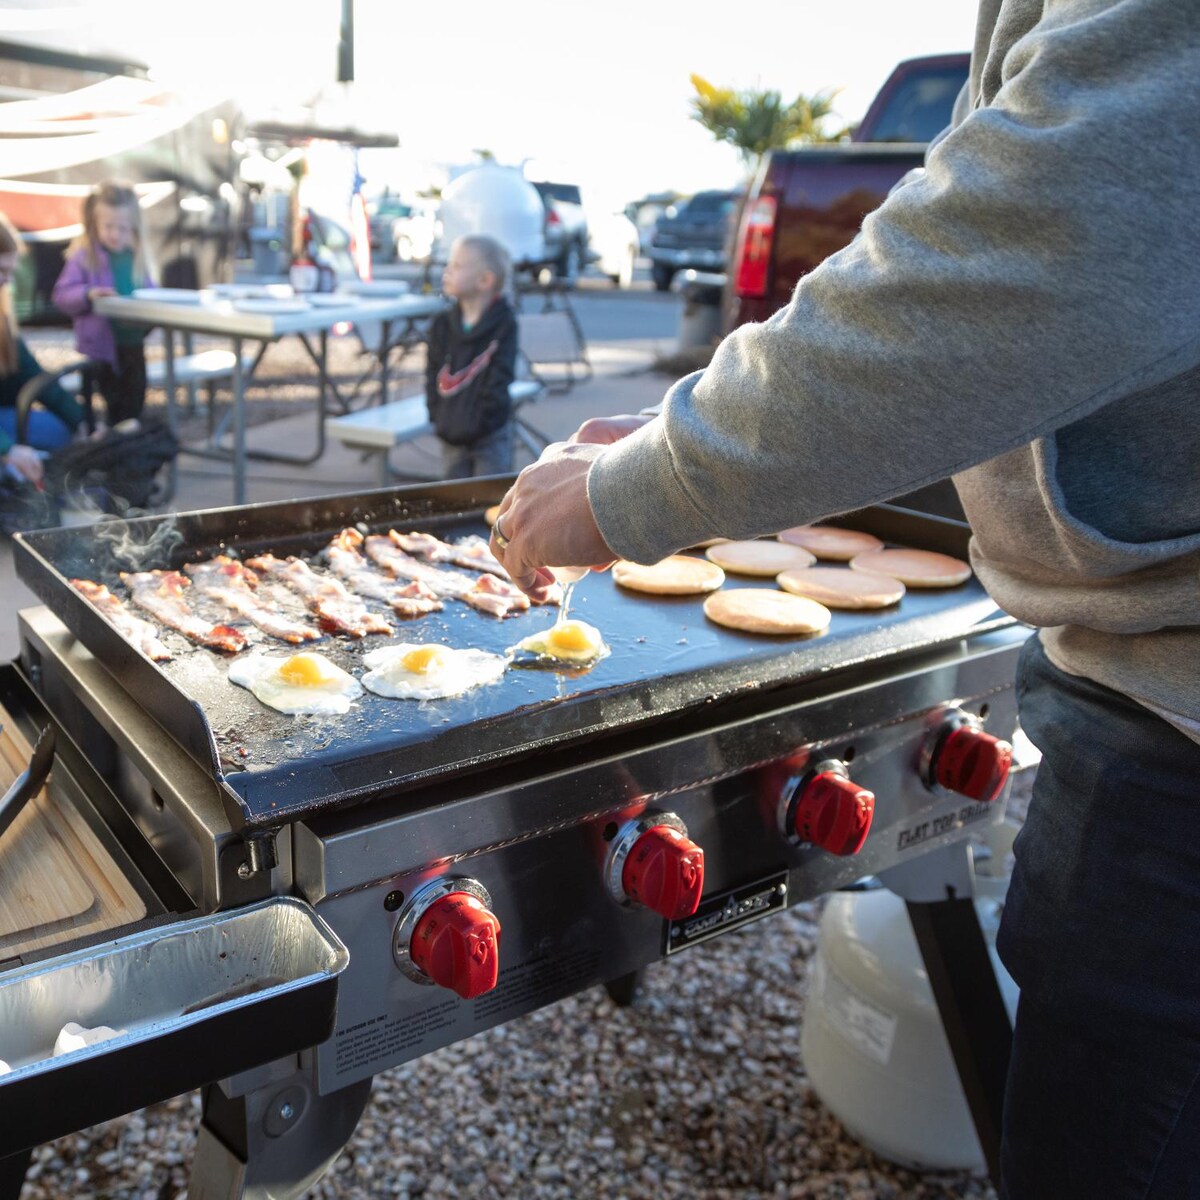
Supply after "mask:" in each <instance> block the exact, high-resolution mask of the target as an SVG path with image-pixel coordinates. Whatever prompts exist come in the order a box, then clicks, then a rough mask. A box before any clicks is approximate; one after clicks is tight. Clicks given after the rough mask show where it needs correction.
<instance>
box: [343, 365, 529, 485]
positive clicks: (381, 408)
mask: <svg viewBox="0 0 1200 1200" xmlns="http://www.w3.org/2000/svg"><path fill="white" fill-rule="evenodd" d="M544 390H545V385H544V384H542V383H540V382H538V381H537V380H535V379H515V380H513V382H512V383H510V384H509V385H508V395H509V398H510V399H511V400H512V405H513V421H514V424H515V432H516V436H517V440H518V441H519V442H520V443H521V444H522V445H523V446H524V447H525V448H526V449H527V450H528V451H529V452H530V453H531V454H532V455H533V456H534V457H535V458H536V457H537V456H538V455H539V454H541V452H542V451H543V450H544V449H545V448H546V446H547V445H549V439H548V438H546V437H543V436H542V434H541V433H539V432H538V431H537V430H536V429H535V428H534V427H533V426H532V425H530V424H529V423H528V422H527V421H524V420H523V419H522V418H521V417H520V416H519V415H518V414H519V413H520V410H521V408H522V407H523V406H524V405H526V404H528V403H531V402H532V401H534V400H536V399H537V397H538V396H539V395H541V393H542V392H543V391H544ZM325 432H326V433H327V434H328V435H329V436H330V437H332V438H336V439H337V440H338V441H339V442H341V443H342V445H343V446H349V447H350V448H351V449H355V450H362V451H364V452H365V453H367V454H374V455H376V464H377V468H378V479H379V486H380V487H387V486H388V484H389V483H390V482H391V480H392V471H391V467H390V466H389V464H388V452H389V451H390V450H391V449H392V448H393V447H394V446H399V445H401V444H402V443H404V442H411V441H414V440H415V439H416V438H419V437H424V436H425V435H426V434H432V433H433V432H434V429H433V426H432V425H431V424H430V422H429V410H428V408H427V407H426V404H425V396H424V395H423V394H422V395H418V396H405V397H404V398H403V399H401V400H393V401H392V402H391V403H390V404H382V405H378V406H376V407H374V408H364V409H360V410H359V411H358V412H354V413H350V414H349V415H347V416H344V417H330V418H328V419H327V420H326V422H325ZM405 474H406V476H408V477H410V478H417V476H415V475H411V474H410V473H408V472H406V473H405ZM431 478H440V476H432V477H431Z"/></svg>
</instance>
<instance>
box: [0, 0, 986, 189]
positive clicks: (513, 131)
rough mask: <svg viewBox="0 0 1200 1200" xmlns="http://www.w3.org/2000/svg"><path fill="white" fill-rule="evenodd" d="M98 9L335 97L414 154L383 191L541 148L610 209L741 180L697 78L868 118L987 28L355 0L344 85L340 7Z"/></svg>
mask: <svg viewBox="0 0 1200 1200" xmlns="http://www.w3.org/2000/svg"><path fill="white" fill-rule="evenodd" d="M168 4H169V5H170V6H171V7H172V8H174V6H175V5H176V4H179V0H168ZM76 5H78V0H76ZM89 7H90V9H91V11H92V12H96V11H100V12H102V13H104V14H105V16H104V25H103V28H104V29H105V31H106V33H107V35H108V36H109V38H110V40H111V41H112V42H113V43H114V44H117V45H124V44H128V45H129V47H130V49H132V50H136V51H137V52H140V53H141V54H143V55H144V57H145V58H146V60H147V61H149V62H150V63H151V64H152V65H153V66H154V67H155V69H156V72H157V73H158V74H159V75H160V76H162V77H163V78H172V77H175V76H179V77H191V78H194V79H199V80H202V81H203V82H205V83H206V84H207V85H210V86H218V87H221V88H228V89H229V90H231V91H233V92H234V93H235V94H237V96H238V98H241V99H243V100H245V101H246V102H247V103H250V104H253V105H256V106H263V105H268V104H271V103H277V102H280V101H284V100H287V99H290V98H297V99H299V98H301V97H308V96H311V95H313V94H315V93H316V92H318V91H320V90H322V89H323V91H324V93H325V102H324V111H325V114H326V116H327V117H328V119H330V120H331V121H332V120H337V119H350V120H353V121H354V122H356V123H357V124H358V125H360V126H366V127H369V128H374V129H378V130H382V131H385V132H392V133H395V134H396V135H397V136H398V137H399V139H400V143H401V150H400V151H399V152H398V153H397V154H394V155H383V154H380V155H374V156H368V157H367V159H366V160H365V162H366V167H367V171H366V173H367V174H368V176H369V186H372V187H373V186H376V185H378V186H382V185H384V184H387V183H391V184H392V185H393V186H400V187H409V186H414V185H417V184H419V183H420V182H423V181H426V180H429V179H431V178H433V177H434V176H436V174H437V173H438V167H439V166H444V165H447V164H455V163H465V162H470V161H472V160H473V152H474V151H475V150H476V149H480V148H482V149H487V150H490V151H491V152H492V153H493V154H494V155H495V156H496V157H497V158H498V159H499V160H500V161H501V162H504V163H509V164H513V165H519V164H521V163H522V162H523V161H525V160H530V159H531V160H533V161H532V162H531V163H529V164H528V166H527V174H529V175H530V176H531V177H533V178H539V177H540V178H551V179H558V180H562V181H566V182H574V183H578V184H580V185H581V187H582V188H583V189H584V193H585V197H586V198H587V199H588V201H589V204H590V206H592V207H596V208H599V207H620V206H621V205H623V204H624V203H625V202H626V201H628V200H631V199H634V198H636V197H639V196H642V195H644V194H647V193H650V192H655V191H660V190H667V189H673V190H675V191H679V192H684V193H687V192H691V191H694V190H697V189H699V188H702V187H727V186H732V185H734V184H736V183H737V182H738V181H739V180H740V178H741V176H742V173H743V172H742V168H741V164H740V160H739V158H738V156H737V153H736V152H735V151H734V150H733V149H732V148H730V147H727V146H724V145H721V144H719V143H717V142H716V141H715V140H714V139H713V138H712V136H711V135H710V134H709V133H707V132H706V131H705V130H704V129H703V128H701V127H700V126H699V125H698V124H696V123H695V122H694V121H692V120H690V119H689V116H688V101H689V98H690V97H691V96H692V95H693V94H694V93H693V90H692V85H691V83H690V81H689V76H690V75H691V74H692V73H693V72H696V73H698V74H700V75H702V76H704V77H705V78H707V79H708V80H710V81H711V82H712V83H714V84H717V85H718V86H731V87H736V88H755V87H759V88H775V89H778V90H779V91H780V92H781V93H782V94H783V96H784V98H785V99H786V100H790V99H792V98H794V97H795V95H796V93H797V92H800V91H803V92H809V93H811V92H815V91H819V90H822V89H825V88H838V89H840V92H839V95H838V97H837V100H836V109H837V114H838V116H839V117H840V118H841V120H842V121H843V122H846V123H848V122H851V121H855V120H857V119H858V118H860V117H861V116H862V115H863V113H864V112H865V111H866V108H867V105H868V104H869V103H870V100H871V98H872V96H873V95H874V94H875V91H876V90H877V88H878V87H879V85H880V84H881V83H882V82H883V80H884V79H885V78H886V77H887V75H888V73H889V71H890V70H891V69H892V67H893V66H894V65H895V64H896V63H897V62H898V61H900V60H901V59H904V58H910V57H913V56H914V55H919V54H933V53H944V52H951V51H965V50H969V49H970V45H971V40H972V35H973V30H974V20H975V5H974V3H973V2H972V0H908V2H907V3H903V2H901V0H838V3H837V4H836V5H835V4H831V3H829V0H824V2H822V3H816V2H815V0H753V2H752V3H746V2H745V0H740V2H739V0H724V2H723V3H716V2H715V0H690V2H689V3H673V2H672V3H662V2H659V3H654V2H652V0H651V2H647V0H640V2H636V0H592V2H591V3H581V2H579V0H505V2H502V3H497V2H496V0H452V2H450V3H444V2H439V0H433V2H430V0H421V2H420V3H412V2H406V0H355V75H356V79H355V83H354V84H353V85H351V86H350V87H349V88H344V87H339V86H338V85H336V84H335V83H334V82H333V81H334V62H335V45H336V38H337V25H338V18H339V14H340V3H339V0H291V3H289V4H288V5H286V6H283V5H280V4H277V3H275V2H273V0H205V3H204V4H203V5H202V6H198V7H196V8H195V9H192V10H191V11H192V12H194V13H195V14H197V19H195V20H193V21H192V22H191V23H190V25H187V26H184V25H182V24H180V23H178V22H177V21H176V20H174V19H171V20H164V17H163V11H164V9H163V5H162V3H161V0H94V3H93V4H92V5H90V6H89ZM56 9H57V10H60V11H61V10H63V9H65V10H66V11H65V13H64V16H63V19H64V20H66V21H67V22H68V23H70V22H75V21H78V20H79V19H80V18H79V16H78V15H77V14H78V13H79V8H78V7H75V8H74V10H73V11H72V9H70V8H67V7H66V6H65V5H64V6H60V5H57V4H55V3H54V0H0V15H2V14H3V12H4V11H5V10H7V12H8V14H9V16H10V18H12V17H14V16H20V14H21V13H22V11H23V12H24V13H25V14H26V15H27V16H30V17H32V15H33V12H34V11H36V12H37V14H38V17H39V19H41V18H44V17H46V15H47V14H48V13H52V12H54V11H55V10H56ZM31 10H32V11H31ZM177 11H182V5H181V4H180V5H179V9H178V10H177ZM200 14H202V18H203V19H200V17H199V15H200Z"/></svg>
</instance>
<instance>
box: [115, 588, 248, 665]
mask: <svg viewBox="0 0 1200 1200" xmlns="http://www.w3.org/2000/svg"><path fill="white" fill-rule="evenodd" d="M121 582H122V583H123V584H124V585H125V586H126V587H127V588H128V589H129V594H130V597H131V599H132V600H133V602H134V604H136V605H137V606H138V608H144V609H145V610H146V611H147V612H148V613H149V614H150V615H151V616H153V617H157V618H158V619H159V620H160V621H161V622H162V623H163V624H164V625H165V626H166V627H167V628H168V629H174V630H175V631H176V632H177V633H182V634H183V636H184V637H185V638H188V639H189V640H190V641H193V642H195V643H196V644H197V645H200V646H208V647H209V649H211V650H223V651H225V652H226V653H227V654H236V653H237V652H238V651H239V650H245V648H246V635H245V634H244V633H243V632H242V631H241V630H240V629H234V628H233V627H232V626H230V625H210V624H209V623H208V622H207V621H205V620H203V619H202V618H201V617H198V616H197V615H196V614H195V613H194V612H193V611H192V610H191V608H190V607H189V606H188V602H187V600H186V599H185V598H184V594H183V593H184V589H185V588H187V587H188V586H189V584H188V581H187V580H186V579H185V578H184V577H183V576H182V575H180V573H179V572H178V571H134V572H133V573H132V574H127V573H125V572H122V573H121Z"/></svg>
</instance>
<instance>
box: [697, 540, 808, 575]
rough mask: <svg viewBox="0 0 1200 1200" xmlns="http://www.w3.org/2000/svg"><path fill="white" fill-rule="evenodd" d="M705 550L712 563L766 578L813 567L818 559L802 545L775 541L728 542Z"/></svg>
mask: <svg viewBox="0 0 1200 1200" xmlns="http://www.w3.org/2000/svg"><path fill="white" fill-rule="evenodd" d="M704 553H705V555H706V557H707V558H708V559H709V561H710V562H715V563H716V564H717V566H718V567H723V568H724V569H725V570H726V571H733V572H734V573H736V574H738V575H757V576H762V577H763V578H766V579H774V578H775V576H776V575H778V574H779V572H780V571H796V570H799V569H800V568H801V567H811V566H812V565H813V563H815V562H816V561H817V560H816V559H815V558H813V556H812V555H811V554H809V552H808V551H807V550H805V549H803V548H802V547H800V546H787V545H785V544H784V543H783V542H775V541H752V542H724V543H722V544H721V545H719V546H710V547H709V548H708V549H707V550H706V551H705V552H704Z"/></svg>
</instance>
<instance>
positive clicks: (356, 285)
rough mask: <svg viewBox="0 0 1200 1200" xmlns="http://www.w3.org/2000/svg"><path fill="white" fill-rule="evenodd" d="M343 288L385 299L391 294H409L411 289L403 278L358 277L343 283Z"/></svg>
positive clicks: (358, 293)
mask: <svg viewBox="0 0 1200 1200" xmlns="http://www.w3.org/2000/svg"><path fill="white" fill-rule="evenodd" d="M342 290H343V291H346V292H352V293H353V294H354V295H355V296H369V297H374V298H375V299H377V300H383V299H385V298H388V297H391V296H407V295H408V293H409V291H410V290H411V289H410V288H409V286H408V284H407V283H405V282H404V280H402V279H357V280H351V281H350V282H349V283H343V284H342Z"/></svg>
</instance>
